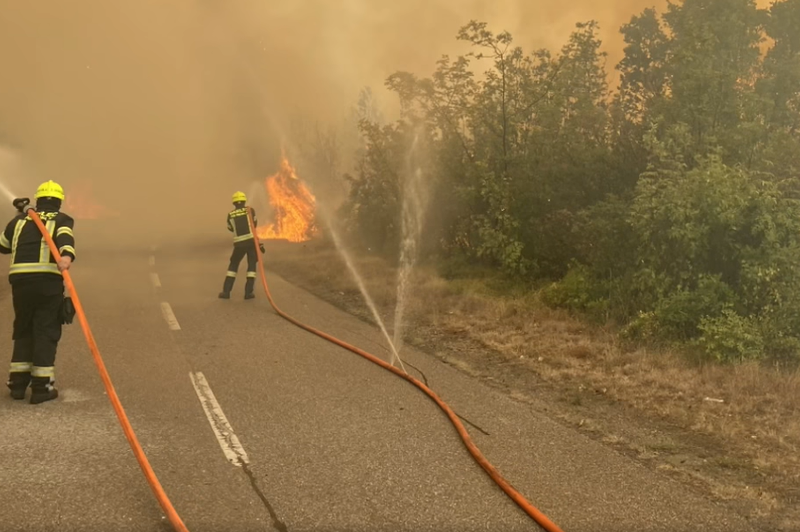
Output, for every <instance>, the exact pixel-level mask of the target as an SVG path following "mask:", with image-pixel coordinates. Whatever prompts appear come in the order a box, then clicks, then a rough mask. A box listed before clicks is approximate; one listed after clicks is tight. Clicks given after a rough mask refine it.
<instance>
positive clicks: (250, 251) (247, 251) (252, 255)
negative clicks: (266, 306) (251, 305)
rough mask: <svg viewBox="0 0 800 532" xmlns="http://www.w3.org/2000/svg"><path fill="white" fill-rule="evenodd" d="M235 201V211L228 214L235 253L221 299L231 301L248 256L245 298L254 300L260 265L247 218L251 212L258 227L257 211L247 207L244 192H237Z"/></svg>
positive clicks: (262, 247) (262, 246) (233, 198)
mask: <svg viewBox="0 0 800 532" xmlns="http://www.w3.org/2000/svg"><path fill="white" fill-rule="evenodd" d="M231 200H232V201H233V206H234V209H233V210H232V211H231V212H229V213H228V231H230V232H232V233H233V253H231V260H230V264H229V265H228V273H227V274H226V275H225V283H224V284H223V285H222V292H220V294H219V297H220V299H230V297H231V290H233V284H234V283H235V282H236V272H237V271H238V270H239V263H241V262H242V259H243V258H244V257H245V255H246V256H247V280H246V281H245V285H244V298H245V299H253V298H254V297H256V295H255V293H254V292H253V287H254V286H255V283H256V267H257V265H258V256H256V248H255V243H254V242H253V239H254V238H255V237H254V235H253V231H252V229H251V227H250V220H249V219H248V217H247V212H248V211H249V212H250V214H251V216H252V217H253V226H257V225H258V221H257V220H256V211H255V210H254V209H253V208H252V207H249V206H247V196H245V194H244V192H236V193H234V195H233V197H232V198H231ZM260 248H261V252H262V253H263V252H264V245H263V244H262V245H261V246H260Z"/></svg>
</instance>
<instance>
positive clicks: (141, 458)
mask: <svg viewBox="0 0 800 532" xmlns="http://www.w3.org/2000/svg"><path fill="white" fill-rule="evenodd" d="M29 202H30V200H28V199H27V198H22V199H16V200H14V206H15V207H17V208H18V209H19V210H20V211H23V212H25V211H27V215H28V217H29V218H30V219H31V220H33V222H34V223H35V224H36V226H37V227H38V228H39V231H41V233H42V236H43V237H44V239H45V240H46V241H47V246H48V247H49V248H50V253H52V254H53V256H54V257H55V258H56V260H57V261H58V260H61V254H60V253H59V251H58V248H57V247H56V243H55V242H54V241H53V237H52V236H51V235H50V232H49V231H48V230H47V228H46V227H45V225H44V224H43V223H42V220H41V218H39V215H38V214H36V210H35V209H34V208H33V207H29V206H28V203H29ZM62 275H63V277H64V284H65V285H66V287H67V290H68V291H69V294H70V297H71V298H72V302H73V305H74V306H75V314H76V315H77V316H78V321H79V322H80V324H81V329H83V334H84V336H85V337H86V343H87V345H88V346H89V351H91V352H92V358H93V359H94V363H95V364H96V365H97V369H98V371H99V372H100V378H101V379H102V381H103V386H105V389H106V393H107V394H108V399H109V400H110V401H111V406H113V407H114V412H115V413H116V414H117V418H118V419H119V422H120V425H122V431H123V432H124V433H125V437H126V438H127V440H128V443H129V444H130V446H131V450H132V451H133V455H134V456H135V457H136V461H137V462H139V467H141V469H142V473H144V477H145V479H146V480H147V483H148V484H149V485H150V488H151V489H152V490H153V494H154V495H155V497H156V500H157V501H158V504H159V505H160V506H161V509H162V510H164V513H165V514H166V516H167V519H169V522H170V524H171V525H172V528H174V529H175V531H176V532H189V530H188V529H187V528H186V525H184V524H183V521H182V520H181V518H180V516H179V515H178V513H177V512H176V511H175V508H174V507H173V506H172V503H171V502H170V500H169V497H167V494H166V492H164V489H163V488H162V487H161V483H160V482H159V481H158V478H157V477H156V474H155V472H154V471H153V468H152V467H151V466H150V462H148V460H147V457H146V456H145V454H144V450H143V449H142V446H141V445H140V444H139V441H138V440H137V439H136V434H135V433H134V432H133V427H132V426H131V424H130V421H128V416H127V415H126V414H125V410H124V409H123V408H122V403H120V400H119V397H118V396H117V392H116V391H115V390H114V385H113V384H112V383H111V377H110V376H109V375H108V371H107V370H106V366H105V364H104V363H103V358H102V357H101V356H100V350H99V349H98V347H97V343H96V342H95V340H94V336H93V335H92V330H91V329H90V328H89V322H88V321H87V319H86V314H85V313H84V312H83V306H82V305H81V300H80V299H79V298H78V292H77V290H75V285H74V283H73V282H72V277H71V276H70V274H69V271H68V270H64V271H63V272H62Z"/></svg>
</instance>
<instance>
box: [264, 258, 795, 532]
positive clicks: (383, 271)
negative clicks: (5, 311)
mask: <svg viewBox="0 0 800 532" xmlns="http://www.w3.org/2000/svg"><path fill="white" fill-rule="evenodd" d="M319 264H325V268H320V267H319ZM357 264H358V268H359V270H360V273H361V275H362V277H363V279H364V281H365V283H366V285H367V288H368V290H369V292H370V294H371V295H372V297H373V298H374V300H375V302H376V304H377V305H378V307H379V308H380V309H381V311H382V315H383V316H384V319H385V320H386V322H387V323H391V318H392V312H393V306H394V303H395V297H396V294H395V290H396V288H395V272H394V271H393V270H392V269H391V268H389V267H388V266H387V265H386V264H385V263H384V261H382V260H380V259H377V258H359V259H358V260H357ZM268 266H269V267H271V268H272V269H275V270H276V271H278V273H280V274H282V275H283V276H284V277H286V278H287V279H288V280H290V281H291V282H294V283H296V284H298V285H300V286H303V287H305V288H307V289H308V290H310V291H312V292H315V293H317V294H318V295H320V296H321V297H323V298H325V299H328V300H329V301H331V302H333V303H334V304H336V305H338V306H340V307H342V308H345V309H346V310H348V311H350V312H352V313H354V314H357V315H360V316H362V317H364V318H368V313H367V312H366V309H365V307H364V305H363V302H362V299H361V296H360V293H359V292H358V290H357V289H356V285H355V283H354V282H353V281H352V278H351V276H350V274H349V273H348V271H347V270H346V267H345V265H344V264H343V263H342V262H341V261H340V260H338V257H337V255H336V254H335V253H334V252H333V251H331V250H327V249H324V248H320V247H315V246H313V245H308V246H306V247H302V248H296V249H295V248H292V249H288V248H287V250H285V252H284V251H282V252H281V253H279V254H276V256H274V257H273V258H272V259H271V260H269V261H268ZM412 286H413V287H414V288H413V293H412V294H410V300H409V305H408V309H407V311H406V316H407V318H408V319H407V320H406V321H407V324H406V331H407V332H408V331H410V333H407V334H406V337H407V338H406V340H407V341H409V342H412V343H414V344H416V345H418V346H420V347H422V348H423V349H428V350H429V351H431V352H434V353H438V354H439V355H440V356H442V353H445V356H446V357H447V358H448V359H449V360H454V359H459V361H458V362H457V363H456V364H455V365H457V366H459V367H461V368H462V369H468V370H470V371H471V372H472V373H473V374H476V375H479V376H484V377H489V378H491V377H492V376H494V375H496V374H498V373H504V374H506V375H511V377H510V379H511V381H512V382H510V384H508V386H509V387H510V388H513V389H511V390H510V393H512V395H513V396H514V397H517V398H520V397H524V396H525V395H526V394H525V391H524V389H525V387H526V386H527V387H528V388H529V389H532V388H534V387H536V386H537V384H535V383H541V382H542V381H544V382H545V383H547V385H548V386H549V387H550V389H551V390H553V391H554V392H555V393H557V394H561V397H563V398H564V403H565V410H564V411H563V415H560V417H561V418H562V419H564V420H567V421H570V422H573V421H574V422H575V423H576V424H577V425H578V426H580V427H581V429H582V430H588V431H592V432H596V433H598V434H599V435H598V439H600V440H601V441H604V442H605V443H606V444H609V445H614V446H615V447H617V448H624V449H627V450H629V451H630V452H631V454H632V455H633V456H637V457H639V458H641V459H643V460H649V461H653V464H654V467H656V468H657V469H659V470H662V471H669V472H673V473H675V474H677V475H678V476H682V477H683V478H684V479H686V480H688V481H691V482H693V483H695V484H698V485H701V486H703V487H706V488H707V489H708V492H709V493H710V494H711V495H713V496H715V497H717V498H718V499H721V500H738V501H747V502H748V503H749V504H750V506H748V507H747V509H746V511H747V512H748V513H749V514H750V515H751V516H752V517H756V518H759V517H760V518H767V519H769V520H770V522H771V523H778V524H775V526H776V529H779V528H780V526H781V525H780V523H786V522H796V521H795V519H796V518H797V517H798V516H797V515H796V514H795V513H794V512H795V510H794V508H795V507H796V506H800V505H798V504H796V503H797V501H796V500H795V499H796V498H797V496H798V494H799V493H800V454H798V447H800V416H799V415H798V414H799V413H800V373H797V372H795V373H786V372H781V371H778V370H775V369H770V368H765V367H763V366H759V365H757V364H747V365H741V366H719V365H715V364H699V363H697V362H696V361H692V360H690V359H688V358H687V357H685V356H683V355H681V354H680V353H675V352H671V351H658V352H656V351H649V350H645V349H637V350H629V349H626V348H624V347H623V346H622V345H621V344H620V342H618V340H617V337H616V335H615V333H614V331H612V330H608V329H604V328H601V327H597V326H592V325H587V324H585V323H581V322H580V321H578V320H575V319H573V318H571V317H569V315H567V314H566V313H565V312H561V311H557V310H552V309H549V308H546V307H544V306H543V305H541V304H539V303H538V300H537V298H536V297H535V294H523V295H516V296H502V295H498V294H496V293H493V292H492V290H489V289H488V288H487V286H486V283H485V282H482V281H479V280H463V279H462V280H455V281H447V280H444V279H442V278H440V277H438V276H437V275H435V274H434V273H433V272H432V271H430V270H427V269H424V268H422V269H419V270H418V271H416V272H415V279H414V282H413V284H412ZM465 346H473V348H472V349H467V348H465ZM520 369H523V370H525V371H520ZM492 380H494V379H492ZM507 381H508V379H507ZM538 386H539V387H538V388H536V389H537V394H538V392H539V390H540V388H541V386H540V385H538ZM598 398H600V399H598ZM598 400H599V401H601V402H598ZM609 405H611V406H612V407H619V408H623V409H624V410H625V412H627V414H626V417H625V418H624V419H625V422H624V423H620V422H619V418H620V416H619V413H618V412H616V411H613V409H612V410H609ZM614 405H616V406H614ZM577 409H580V412H579V413H578V412H576V410H577ZM589 418H591V419H589ZM634 425H636V426H638V427H640V428H641V427H646V429H645V428H641V430H639V429H636V428H632V427H634ZM654 427H655V428H654ZM665 457H671V459H667V458H665Z"/></svg>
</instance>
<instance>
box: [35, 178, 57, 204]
mask: <svg viewBox="0 0 800 532" xmlns="http://www.w3.org/2000/svg"><path fill="white" fill-rule="evenodd" d="M34 198H36V199H39V198H58V199H60V200H61V201H64V189H63V188H61V185H59V184H58V183H56V182H55V181H46V182H44V183H42V184H41V185H39V188H38V189H37V190H36V195H35V196H34Z"/></svg>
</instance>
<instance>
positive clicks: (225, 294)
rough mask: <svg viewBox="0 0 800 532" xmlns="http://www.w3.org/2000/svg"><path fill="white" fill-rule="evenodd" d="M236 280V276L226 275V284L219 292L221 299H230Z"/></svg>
mask: <svg viewBox="0 0 800 532" xmlns="http://www.w3.org/2000/svg"><path fill="white" fill-rule="evenodd" d="M234 282H236V277H226V278H225V284H223V285H222V292H220V293H219V298H220V299H230V298H231V290H233V283H234Z"/></svg>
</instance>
